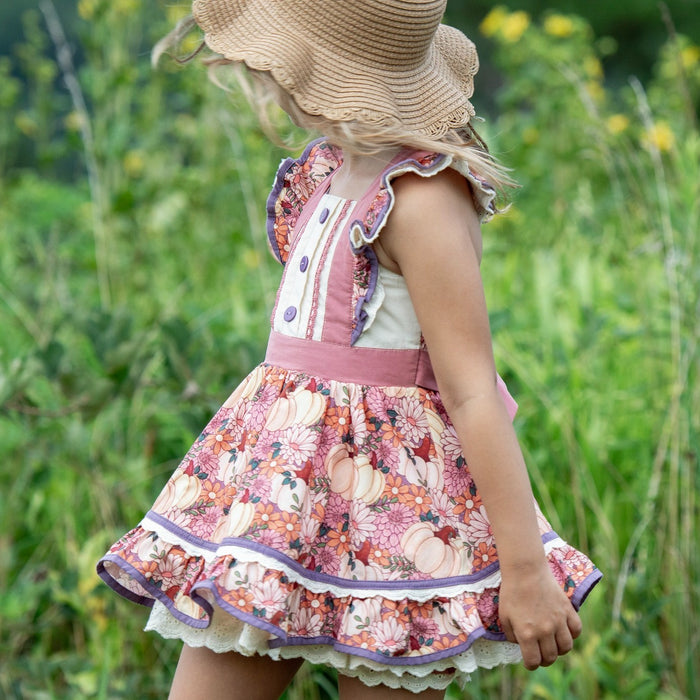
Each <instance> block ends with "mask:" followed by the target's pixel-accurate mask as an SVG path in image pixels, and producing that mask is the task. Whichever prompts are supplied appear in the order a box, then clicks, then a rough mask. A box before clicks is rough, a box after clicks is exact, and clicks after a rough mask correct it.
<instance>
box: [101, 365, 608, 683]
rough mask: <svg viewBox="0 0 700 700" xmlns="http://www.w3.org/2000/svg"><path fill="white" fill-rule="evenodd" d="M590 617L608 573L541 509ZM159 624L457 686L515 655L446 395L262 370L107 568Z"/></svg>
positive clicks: (554, 566)
mask: <svg viewBox="0 0 700 700" xmlns="http://www.w3.org/2000/svg"><path fill="white" fill-rule="evenodd" d="M537 513H538V519H539V525H540V531H541V534H542V542H543V546H544V548H545V551H546V553H547V557H548V560H549V564H550V567H551V570H552V572H553V574H554V576H555V577H556V578H557V580H558V581H559V582H560V584H561V586H562V589H563V590H564V591H565V592H566V594H567V595H568V596H569V598H570V599H571V602H572V604H573V605H574V606H575V607H578V606H579V605H580V603H581V602H582V601H583V599H584V598H585V596H586V595H587V594H588V592H589V591H590V589H591V588H592V587H593V586H594V585H595V584H596V583H597V581H598V580H599V578H600V576H601V574H600V572H598V570H597V569H596V568H595V566H594V565H593V564H592V563H591V561H590V560H589V559H588V558H587V557H586V556H585V555H583V554H581V553H580V552H578V551H577V550H575V549H574V548H573V547H571V546H570V545H568V544H566V543H565V542H563V541H562V540H561V539H560V538H559V537H558V536H557V535H556V534H555V533H554V532H552V529H551V527H550V525H549V523H548V522H547V521H546V520H545V519H544V517H543V516H542V515H541V513H540V511H539V509H537ZM98 572H99V573H100V575H101V576H102V578H103V579H104V580H105V581H106V582H107V583H108V584H109V585H110V586H111V587H112V588H114V589H115V590H116V591H117V592H118V593H120V594H121V595H123V596H125V597H126V598H129V599H130V600H133V601H135V602H137V603H141V604H143V605H148V606H153V605H154V602H157V604H156V607H155V610H154V613H153V615H152V619H151V623H150V625H151V626H152V627H153V628H155V629H158V630H159V631H160V632H161V633H162V634H165V635H166V636H175V637H179V638H181V639H183V640H184V641H186V642H187V643H189V644H191V645H206V646H209V647H210V648H213V649H214V650H215V651H224V650H229V649H235V650H238V651H241V652H242V653H264V654H269V655H270V656H272V657H273V658H278V657H280V656H285V657H289V656H299V657H304V658H310V659H312V660H316V661H320V662H325V663H330V664H332V665H334V666H336V667H337V668H338V669H339V671H340V672H342V673H346V674H348V675H355V676H359V677H360V678H361V679H362V680H363V681H365V682H367V683H369V684H375V683H379V682H381V683H385V684H387V685H390V686H392V687H405V688H410V689H412V690H422V689H423V688H425V687H444V686H445V685H446V684H447V683H449V682H450V680H452V679H453V678H454V677H455V676H457V677H462V678H464V677H465V676H466V674H468V673H469V672H470V671H472V670H474V668H476V667H477V666H494V665H496V664H498V663H504V662H513V661H517V660H518V659H519V654H518V649H517V646H515V645H512V644H509V643H508V642H506V641H505V636H504V634H503V630H502V628H501V626H500V623H499V619H498V589H499V583H500V574H499V567H498V554H497V551H496V546H495V542H494V538H493V534H492V531H491V526H490V524H489V520H488V515H487V513H486V510H485V508H484V506H483V504H482V503H481V499H480V497H479V493H478V491H477V489H476V487H475V484H474V481H473V479H472V477H471V475H470V473H469V469H468V467H467V464H466V462H465V459H464V457H463V455H462V450H461V446H460V442H459V440H458V438H457V435H456V433H455V431H454V428H453V426H452V424H451V423H450V421H449V418H448V417H447V414H446V412H445V409H444V407H443V405H442V403H441V401H440V397H439V394H437V393H436V392H432V391H428V390H426V389H422V388H419V387H377V386H364V385H359V384H348V383H341V382H334V381H329V380H324V379H320V378H318V377H312V376H309V375H307V374H303V373H300V372H295V371H290V370H287V369H282V368H280V367H277V366H272V365H268V364H263V365H260V366H258V367H257V368H256V369H255V370H254V371H253V372H252V373H251V374H250V375H249V376H248V377H247V378H246V379H245V380H244V382H243V383H242V384H241V385H240V386H239V387H238V389H237V390H236V391H235V392H234V393H233V395H232V396H231V397H230V398H229V399H228V400H227V401H226V403H225V404H224V405H223V406H222V407H221V409H220V410H219V411H218V412H217V414H216V415H215V416H214V418H213V419H212V420H211V422H210V423H209V424H208V425H207V427H206V428H205V430H204V432H203V433H202V434H201V435H200V436H199V438H198V439H197V441H196V442H195V443H194V445H193V446H192V448H191V449H190V450H189V452H188V453H187V455H186V456H185V459H184V460H183V461H182V463H181V464H180V466H179V467H178V468H177V469H176V471H175V473H174V474H173V475H172V477H171V478H170V480H169V481H168V482H167V484H166V485H165V488H164V489H163V491H162V492H161V494H160V496H159V497H158V499H157V501H156V502H155V504H154V505H153V508H152V509H151V510H150V511H149V513H148V514H147V515H146V517H145V518H144V519H143V521H142V522H141V523H140V525H139V526H138V527H136V528H135V529H134V530H132V531H131V532H129V533H128V534H126V535H125V536H124V537H122V538H121V539H120V540H119V541H118V542H117V543H116V544H114V546H113V547H112V548H111V549H110V551H109V553H108V554H106V555H105V557H104V558H103V559H102V560H101V561H100V562H99V564H98Z"/></svg>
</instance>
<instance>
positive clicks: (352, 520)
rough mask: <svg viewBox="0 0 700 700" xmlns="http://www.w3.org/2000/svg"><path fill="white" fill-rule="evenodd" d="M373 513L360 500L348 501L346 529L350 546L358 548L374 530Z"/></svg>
mask: <svg viewBox="0 0 700 700" xmlns="http://www.w3.org/2000/svg"><path fill="white" fill-rule="evenodd" d="M375 518H376V516H375V514H374V513H373V512H372V511H371V510H370V509H369V506H368V505H367V504H366V503H365V502H364V501H362V500H359V499H357V500H354V501H351V503H350V510H349V523H348V529H349V534H350V538H351V542H352V546H353V547H354V548H355V549H358V548H359V547H361V546H362V543H363V542H364V541H365V540H367V539H368V538H369V537H370V535H372V533H373V532H374V530H375V525H374V522H375Z"/></svg>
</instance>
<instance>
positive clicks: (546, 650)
mask: <svg viewBox="0 0 700 700" xmlns="http://www.w3.org/2000/svg"><path fill="white" fill-rule="evenodd" d="M558 656H559V648H558V644H557V639H556V638H555V637H554V636H547V637H544V638H542V639H540V658H541V661H540V666H551V665H552V664H553V663H554V662H555V661H556V660H557V657H558Z"/></svg>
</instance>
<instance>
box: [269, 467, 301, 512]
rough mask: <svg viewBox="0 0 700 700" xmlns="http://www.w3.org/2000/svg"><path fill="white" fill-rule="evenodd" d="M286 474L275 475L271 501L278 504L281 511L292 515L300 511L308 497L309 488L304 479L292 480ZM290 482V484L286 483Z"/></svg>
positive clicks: (272, 483)
mask: <svg viewBox="0 0 700 700" xmlns="http://www.w3.org/2000/svg"><path fill="white" fill-rule="evenodd" d="M288 480H289V477H286V476H285V475H284V474H275V476H273V477H272V480H271V482H270V483H271V489H270V500H271V501H272V502H273V503H276V504H277V507H278V508H279V509H280V510H284V511H287V512H288V513H291V512H292V511H295V510H299V506H300V505H302V504H303V503H304V501H305V500H306V497H307V491H308V486H307V484H306V482H305V481H303V480H302V479H292V480H291V481H288ZM285 481H288V483H286V484H285V483H284V482H285Z"/></svg>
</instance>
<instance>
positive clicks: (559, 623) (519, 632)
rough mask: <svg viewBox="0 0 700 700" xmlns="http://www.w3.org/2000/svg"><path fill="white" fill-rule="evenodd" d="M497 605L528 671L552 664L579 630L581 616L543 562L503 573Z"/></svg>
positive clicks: (504, 625)
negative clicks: (529, 570) (531, 569)
mask: <svg viewBox="0 0 700 700" xmlns="http://www.w3.org/2000/svg"><path fill="white" fill-rule="evenodd" d="M498 605H499V615H500V618H501V625H502V626H503V630H504V632H505V633H506V638H507V639H508V641H509V642H514V643H516V644H519V645H520V650H521V652H522V655H523V662H524V664H525V668H527V669H528V670H529V671H534V670H535V669H536V668H537V667H539V666H551V664H553V663H554V662H555V661H556V659H557V657H558V656H561V655H562V654H567V653H568V652H570V651H571V649H572V648H573V646H574V639H576V638H577V637H578V636H579V635H580V634H581V619H580V618H579V616H578V613H577V612H576V611H575V610H574V608H573V606H572V605H571V602H570V601H569V599H568V598H567V597H566V594H565V593H564V592H563V591H562V590H561V588H560V586H559V584H558V583H557V582H556V580H555V579H554V576H553V575H552V572H551V571H550V570H549V568H548V567H547V565H546V564H543V565H542V566H540V567H539V568H538V569H537V570H536V571H534V572H532V573H526V574H523V573H522V572H517V573H513V574H511V575H510V576H508V577H506V576H504V577H503V580H502V582H501V592H500V596H499V604H498Z"/></svg>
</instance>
